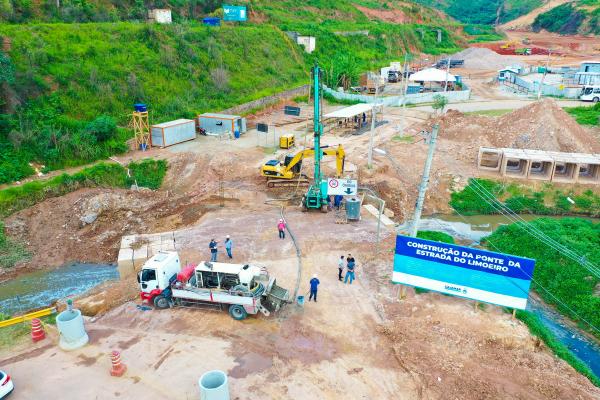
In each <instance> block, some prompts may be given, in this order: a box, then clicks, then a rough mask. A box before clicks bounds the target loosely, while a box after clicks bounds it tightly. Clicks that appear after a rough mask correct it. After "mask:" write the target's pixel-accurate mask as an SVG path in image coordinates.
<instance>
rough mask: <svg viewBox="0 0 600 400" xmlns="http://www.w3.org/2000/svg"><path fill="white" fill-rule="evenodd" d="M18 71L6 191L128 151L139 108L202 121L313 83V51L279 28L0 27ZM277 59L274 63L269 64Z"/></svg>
mask: <svg viewBox="0 0 600 400" xmlns="http://www.w3.org/2000/svg"><path fill="white" fill-rule="evenodd" d="M0 36H7V37H9V38H10V40H11V51H10V52H9V53H8V55H9V56H10V59H9V61H10V63H11V65H12V66H14V73H13V74H12V76H11V77H10V79H5V83H4V85H5V87H6V90H2V91H1V92H0V95H1V96H0V98H1V99H2V101H0V104H4V105H3V106H2V105H0V113H1V112H4V114H0V149H2V150H0V183H1V182H8V181H12V180H15V179H20V178H22V177H24V176H27V175H28V174H30V173H31V172H32V171H31V168H30V167H29V165H27V162H28V161H30V160H35V161H37V162H39V163H41V164H44V165H46V168H47V170H50V169H57V168H61V167H64V166H73V165H79V164H84V163H88V162H90V161H93V160H97V159H104V158H106V157H108V156H110V155H112V154H114V153H118V152H122V151H124V150H126V146H125V145H124V142H125V140H126V139H127V138H128V137H129V136H130V135H131V133H130V132H129V131H128V130H125V129H117V128H116V124H119V125H125V124H127V122H128V119H129V116H128V113H129V112H130V110H131V109H132V104H133V103H135V102H139V101H142V102H146V103H148V104H149V105H150V115H151V117H150V118H151V122H152V123H157V122H160V121H163V120H167V119H175V118H181V117H192V116H194V115H196V113H198V112H202V111H206V110H219V109H224V108H227V107H230V106H233V105H236V104H240V103H243V102H246V101H250V100H253V99H256V98H259V97H263V96H267V95H270V94H273V93H276V92H280V91H282V90H284V89H288V88H290V87H295V86H298V85H300V84H301V83H304V82H306V81H307V79H308V74H307V71H306V64H307V63H306V60H305V58H304V55H303V52H302V51H301V50H300V49H299V48H298V47H297V46H296V45H293V44H292V43H290V41H289V39H288V37H287V36H286V35H285V34H284V33H283V32H281V31H280V30H278V29H277V28H274V27H270V26H261V27H257V26H226V27H221V28H217V29H214V28H209V27H203V26H191V25H170V26H162V25H160V26H159V25H145V24H134V23H116V24H108V23H101V24H82V25H75V24H71V25H69V24H54V25H44V24H39V25H0ZM266 60H268V62H267V61H266Z"/></svg>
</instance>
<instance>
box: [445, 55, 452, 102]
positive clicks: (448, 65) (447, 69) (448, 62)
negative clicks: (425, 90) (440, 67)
mask: <svg viewBox="0 0 600 400" xmlns="http://www.w3.org/2000/svg"><path fill="white" fill-rule="evenodd" d="M451 59H452V57H450V56H448V58H447V59H446V63H447V65H446V83H445V84H444V93H445V92H447V91H448V74H450V60H451Z"/></svg>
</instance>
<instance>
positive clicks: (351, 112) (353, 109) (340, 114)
mask: <svg viewBox="0 0 600 400" xmlns="http://www.w3.org/2000/svg"><path fill="white" fill-rule="evenodd" d="M372 108H373V104H365V103H360V104H355V105H353V106H350V107H345V108H342V109H339V110H336V111H333V112H330V113H329V114H325V115H324V116H323V118H352V117H354V116H355V115H358V114H362V113H364V112H367V111H371V109H372Z"/></svg>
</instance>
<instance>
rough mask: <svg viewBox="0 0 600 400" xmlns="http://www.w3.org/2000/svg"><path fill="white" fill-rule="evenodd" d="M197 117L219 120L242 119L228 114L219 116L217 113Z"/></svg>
mask: <svg viewBox="0 0 600 400" xmlns="http://www.w3.org/2000/svg"><path fill="white" fill-rule="evenodd" d="M198 117H200V118H202V117H207V118H220V119H238V118H242V117H240V116H239V115H230V114H219V113H204V114H200V115H198Z"/></svg>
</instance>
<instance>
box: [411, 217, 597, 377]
mask: <svg viewBox="0 0 600 400" xmlns="http://www.w3.org/2000/svg"><path fill="white" fill-rule="evenodd" d="M522 218H523V219H524V220H526V221H530V220H533V219H536V218H540V217H539V216H535V215H523V216H522ZM544 218H561V217H544ZM586 219H590V220H592V221H594V222H596V223H600V218H586ZM508 223H509V221H507V219H506V218H505V217H503V216H501V215H474V216H469V217H467V216H465V217H461V216H459V215H434V216H430V217H425V218H423V219H422V220H421V222H420V224H419V230H432V231H438V232H445V233H447V234H449V235H451V236H454V237H455V238H457V239H459V240H463V241H467V242H469V241H470V242H472V243H473V244H477V243H479V242H480V241H481V239H482V238H484V237H485V236H488V235H491V234H492V232H494V230H496V229H497V228H498V227H499V226H502V225H506V224H508ZM527 309H528V310H529V311H531V312H533V313H534V314H536V315H537V316H538V318H539V319H540V321H541V322H542V323H543V324H544V326H546V328H548V329H549V330H550V331H551V332H552V333H553V334H554V336H555V337H556V338H557V339H558V340H559V341H560V342H561V343H562V344H564V345H565V346H566V347H567V348H568V349H569V350H571V352H572V353H573V354H574V355H575V356H576V357H578V358H579V359H580V360H581V361H583V362H584V363H585V364H586V365H587V366H588V367H589V368H590V369H591V370H592V371H593V372H594V374H596V375H597V376H600V343H599V342H598V341H597V340H595V339H594V338H592V337H590V335H588V334H585V333H583V332H581V331H580V330H579V329H578V328H577V326H575V324H574V323H573V322H571V321H569V320H567V319H566V318H564V317H563V316H562V315H560V313H558V312H557V311H556V310H554V309H553V308H551V307H550V306H548V305H546V304H544V303H542V302H541V301H537V300H535V301H534V300H532V299H531V298H530V301H529V302H528V304H527Z"/></svg>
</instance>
